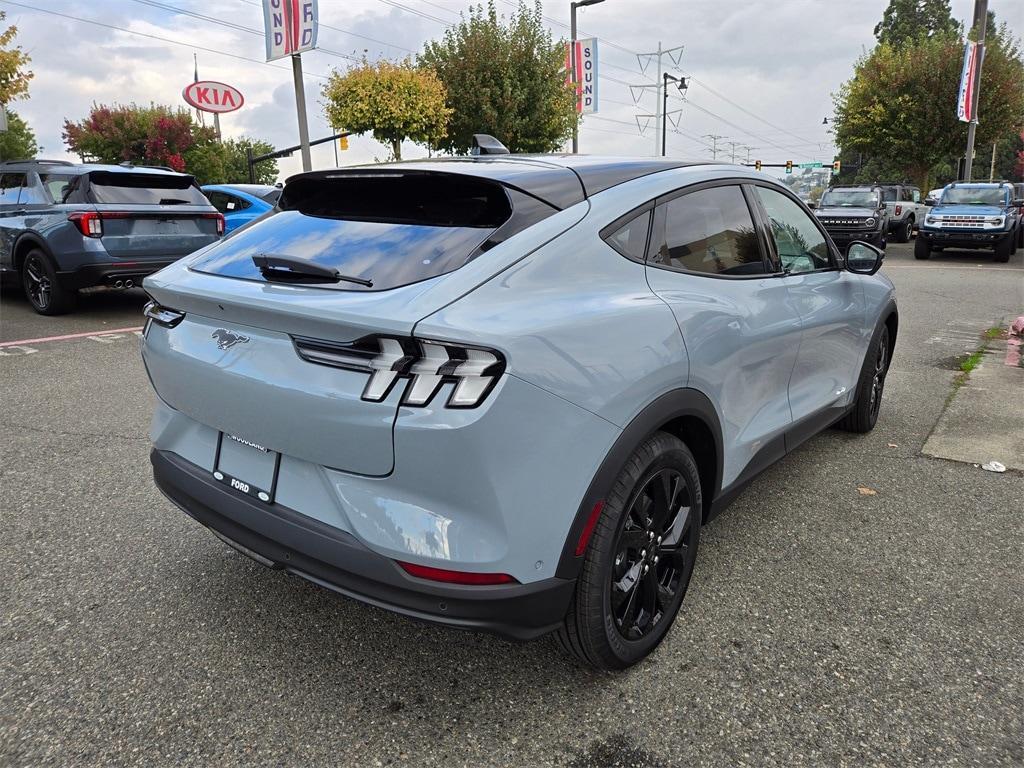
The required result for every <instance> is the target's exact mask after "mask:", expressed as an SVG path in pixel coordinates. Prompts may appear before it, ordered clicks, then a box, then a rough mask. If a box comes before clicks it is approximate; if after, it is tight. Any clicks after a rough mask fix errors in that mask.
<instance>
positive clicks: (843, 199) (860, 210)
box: [814, 185, 889, 249]
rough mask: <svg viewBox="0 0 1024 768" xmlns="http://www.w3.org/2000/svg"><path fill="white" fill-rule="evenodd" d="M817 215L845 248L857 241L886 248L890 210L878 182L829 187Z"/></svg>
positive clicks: (841, 246) (819, 205)
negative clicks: (865, 184)
mask: <svg viewBox="0 0 1024 768" xmlns="http://www.w3.org/2000/svg"><path fill="white" fill-rule="evenodd" d="M814 215H815V216H817V217H818V221H820V222H821V224H822V225H823V226H824V227H825V229H826V230H827V231H828V233H829V235H831V236H832V240H833V241H834V242H835V244H836V245H838V246H839V247H840V248H842V249H845V248H846V246H847V245H849V244H850V243H852V242H853V241H854V240H860V241H862V242H865V243H871V244H872V245H874V246H876V247H878V248H883V249H884V248H885V235H886V233H887V232H888V231H889V213H888V211H887V210H886V208H885V202H884V196H883V194H882V189H881V187H879V186H877V185H871V186H849V187H829V188H828V189H827V190H825V194H823V195H822V196H821V200H820V202H819V203H818V207H817V210H815V212H814Z"/></svg>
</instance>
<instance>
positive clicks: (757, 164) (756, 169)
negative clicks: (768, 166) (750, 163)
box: [754, 160, 761, 171]
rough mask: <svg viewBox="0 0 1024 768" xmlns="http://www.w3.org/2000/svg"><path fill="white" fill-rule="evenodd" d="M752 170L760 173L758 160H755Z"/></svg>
mask: <svg viewBox="0 0 1024 768" xmlns="http://www.w3.org/2000/svg"><path fill="white" fill-rule="evenodd" d="M754 170H755V171H760V170H761V161H760V160H755V161H754Z"/></svg>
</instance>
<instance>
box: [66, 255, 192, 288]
mask: <svg viewBox="0 0 1024 768" xmlns="http://www.w3.org/2000/svg"><path fill="white" fill-rule="evenodd" d="M179 258H183V257H181V256H179V257H175V258H169V259H146V260H142V261H126V262H113V263H108V264H86V265H85V266H83V267H79V268H78V269H74V270H69V271H67V272H58V273H57V278H58V279H59V280H60V282H61V284H62V285H66V286H67V287H69V288H76V289H77V288H91V287H92V286H94V285H113V283H114V281H116V280H125V279H131V280H133V281H134V282H135V284H136V285H141V284H142V278H144V277H146V275H151V274H153V273H154V272H159V271H160V270H161V269H163V268H164V267H166V266H169V265H171V264H173V263H174V262H176V261H177V260H178V259H179Z"/></svg>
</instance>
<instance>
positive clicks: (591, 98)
mask: <svg viewBox="0 0 1024 768" xmlns="http://www.w3.org/2000/svg"><path fill="white" fill-rule="evenodd" d="M573 46H575V48H576V72H577V76H576V79H577V82H576V111H577V112H581V113H583V114H589V113H592V112H597V38H596V37H591V38H588V39H586V40H577V41H576V42H575V43H572V42H570V43H569V44H568V45H567V46H566V47H565V82H566V85H571V84H572V54H573V50H572V49H573Z"/></svg>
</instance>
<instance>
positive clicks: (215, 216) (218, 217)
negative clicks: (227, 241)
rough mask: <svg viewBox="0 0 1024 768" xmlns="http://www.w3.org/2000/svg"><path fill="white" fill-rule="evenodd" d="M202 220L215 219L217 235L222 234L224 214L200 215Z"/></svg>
mask: <svg viewBox="0 0 1024 768" xmlns="http://www.w3.org/2000/svg"><path fill="white" fill-rule="evenodd" d="M202 216H203V218H204V219H216V220H217V234H218V235H223V234H224V214H223V213H204V214H202Z"/></svg>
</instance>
